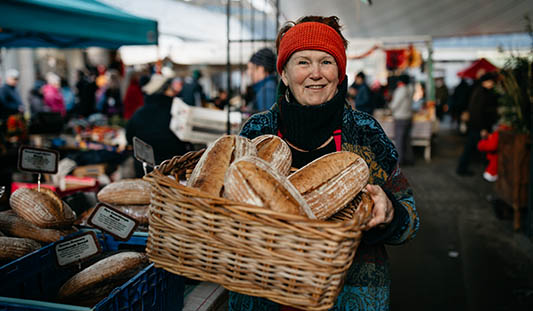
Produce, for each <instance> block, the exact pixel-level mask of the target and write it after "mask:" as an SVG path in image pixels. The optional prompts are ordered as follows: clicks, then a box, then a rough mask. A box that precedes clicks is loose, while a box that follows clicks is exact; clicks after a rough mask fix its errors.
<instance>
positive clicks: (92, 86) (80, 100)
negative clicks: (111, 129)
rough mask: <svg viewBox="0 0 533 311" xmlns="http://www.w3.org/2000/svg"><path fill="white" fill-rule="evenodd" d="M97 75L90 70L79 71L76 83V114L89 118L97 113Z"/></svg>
mask: <svg viewBox="0 0 533 311" xmlns="http://www.w3.org/2000/svg"><path fill="white" fill-rule="evenodd" d="M95 78H96V76H95V74H94V73H91V71H90V70H78V81H77V82H76V113H77V114H79V115H81V116H83V117H85V118H86V117H88V116H90V115H91V114H93V113H94V112H95V111H96V90H97V89H98V88H97V86H96V81H95Z"/></svg>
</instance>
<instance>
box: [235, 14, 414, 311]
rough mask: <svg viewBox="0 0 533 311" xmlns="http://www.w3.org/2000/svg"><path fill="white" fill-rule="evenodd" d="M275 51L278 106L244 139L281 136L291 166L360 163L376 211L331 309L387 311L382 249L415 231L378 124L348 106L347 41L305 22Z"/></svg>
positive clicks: (260, 305) (281, 38)
mask: <svg viewBox="0 0 533 311" xmlns="http://www.w3.org/2000/svg"><path fill="white" fill-rule="evenodd" d="M276 45H277V49H278V59H277V70H278V73H279V74H280V75H281V80H282V81H281V82H280V84H279V86H278V96H277V103H276V104H275V105H273V106H272V108H271V109H270V110H268V111H265V112H263V113H259V114H256V115H253V116H252V117H251V118H250V119H249V120H248V121H247V122H246V124H245V125H244V126H243V129H242V131H241V135H242V136H245V137H248V138H254V137H256V136H259V135H262V134H276V135H279V136H281V137H282V138H283V139H284V140H285V141H286V142H287V143H288V144H289V145H290V147H291V150H292V156H293V166H295V167H302V166H303V165H305V164H307V163H309V162H310V161H312V160H314V159H316V158H318V157H320V156H322V155H324V154H327V153H331V152H335V151H337V150H347V151H352V152H354V153H357V154H359V155H360V156H361V157H363V158H364V159H365V161H366V162H367V164H368V166H369V168H370V179H369V185H368V186H367V187H366V190H367V191H368V192H369V194H370V195H371V197H372V199H373V200H374V204H375V206H374V211H373V215H372V219H371V220H370V221H369V223H368V226H367V228H365V229H366V232H365V234H364V235H363V241H362V243H361V245H360V246H359V249H358V251H357V254H356V256H355V259H354V263H353V264H352V266H351V267H350V270H349V271H348V274H347V276H346V280H345V286H344V288H343V291H342V292H341V294H340V295H339V297H338V299H337V302H336V305H335V307H334V310H370V309H371V310H387V309H388V304H389V288H390V278H389V268H388V263H387V254H386V252H385V247H384V244H385V243H387V244H401V243H403V242H405V241H407V240H409V239H411V238H412V237H413V236H414V235H415V233H416V231H417V229H418V215H417V213H416V209H415V204H414V199H413V196H412V192H411V189H410V188H409V185H408V183H407V180H406V179H405V178H404V177H403V175H402V173H401V172H400V169H399V167H398V164H397V162H398V161H397V160H398V154H397V152H396V150H395V149H394V146H393V144H392V143H391V141H390V140H389V139H388V138H387V136H386V135H385V133H384V132H383V130H382V129H381V127H380V126H379V124H378V123H377V122H376V120H374V119H373V118H372V117H371V116H369V115H368V114H366V113H362V112H359V111H355V110H352V109H351V108H350V107H349V105H348V104H347V103H346V101H345V98H346V92H347V82H346V81H347V79H346V77H345V76H346V72H345V70H346V46H347V41H346V40H345V39H344V37H343V36H342V34H341V32H340V26H339V24H338V18H337V17H334V16H332V17H317V16H307V17H303V18H301V19H300V20H298V21H297V22H296V23H291V24H288V25H286V26H284V27H283V28H282V29H281V30H280V32H279V34H278V38H277V42H276ZM284 309H285V310H287V308H286V307H282V306H279V305H277V304H275V303H273V302H271V301H269V300H267V299H263V298H257V297H251V296H245V295H241V294H237V293H233V292H232V293H231V294H230V299H229V310H254V311H260V310H268V311H271V310H284Z"/></svg>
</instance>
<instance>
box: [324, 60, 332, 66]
mask: <svg viewBox="0 0 533 311" xmlns="http://www.w3.org/2000/svg"><path fill="white" fill-rule="evenodd" d="M322 64H324V65H331V64H333V62H332V61H330V60H329V59H327V60H324V61H322Z"/></svg>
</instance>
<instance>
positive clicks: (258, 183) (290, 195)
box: [224, 157, 314, 218]
mask: <svg viewBox="0 0 533 311" xmlns="http://www.w3.org/2000/svg"><path fill="white" fill-rule="evenodd" d="M224 196H225V197H227V198H228V199H231V200H234V201H239V202H244V203H249V204H253V205H257V206H261V207H265V208H269V209H271V210H274V211H277V212H281V213H287V214H295V215H305V216H307V217H309V218H314V215H313V214H312V212H311V210H310V209H309V206H308V205H307V203H306V202H305V200H304V199H303V198H302V196H301V195H300V193H299V192H298V190H296V189H295V188H294V186H293V185H292V184H291V183H290V182H289V181H288V179H287V177H285V176H283V175H281V174H280V173H278V172H277V171H275V170H274V169H272V167H271V166H270V165H269V164H268V163H267V162H265V161H264V160H262V159H260V158H257V157H243V158H241V159H240V160H238V161H235V162H234V163H232V164H231V166H230V167H229V169H228V173H227V174H226V181H225V183H224Z"/></svg>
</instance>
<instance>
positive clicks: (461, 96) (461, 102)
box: [450, 78, 472, 134]
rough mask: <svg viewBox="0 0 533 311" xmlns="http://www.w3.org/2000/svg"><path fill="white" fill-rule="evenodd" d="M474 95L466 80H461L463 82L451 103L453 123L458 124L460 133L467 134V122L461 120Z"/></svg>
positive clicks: (454, 92) (453, 95)
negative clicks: (471, 95)
mask: <svg viewBox="0 0 533 311" xmlns="http://www.w3.org/2000/svg"><path fill="white" fill-rule="evenodd" d="M471 93H472V86H470V84H469V83H468V81H467V79H466V78H461V82H459V84H458V85H457V86H456V87H455V90H454V91H453V94H452V97H451V101H450V106H451V107H450V114H451V116H452V121H453V122H456V124H457V129H458V130H459V132H460V133H462V134H465V133H466V121H465V120H463V119H462V118H461V115H462V114H463V112H465V111H467V109H468V100H469V99H470V94H471Z"/></svg>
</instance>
